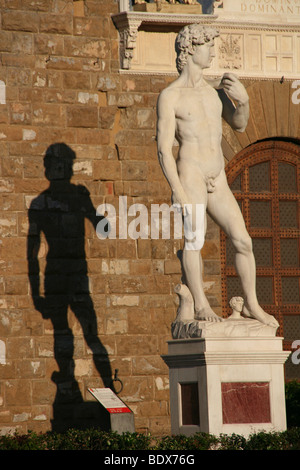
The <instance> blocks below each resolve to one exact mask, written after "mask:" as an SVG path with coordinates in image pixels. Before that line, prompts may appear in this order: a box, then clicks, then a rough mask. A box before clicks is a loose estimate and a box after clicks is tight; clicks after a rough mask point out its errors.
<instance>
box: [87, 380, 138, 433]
mask: <svg viewBox="0 0 300 470" xmlns="http://www.w3.org/2000/svg"><path fill="white" fill-rule="evenodd" d="M88 391H89V392H90V393H91V394H92V395H93V397H94V398H96V400H97V401H98V402H99V403H100V404H101V406H102V407H103V408H104V409H105V410H106V411H107V413H108V414H109V418H110V428H111V431H116V432H118V433H119V434H122V433H123V432H135V426H134V415H133V412H132V411H131V409H130V408H129V407H128V406H127V405H126V404H125V403H124V402H123V401H122V400H121V399H120V398H119V397H118V396H117V395H116V394H115V393H114V392H113V391H112V390H111V389H110V388H88Z"/></svg>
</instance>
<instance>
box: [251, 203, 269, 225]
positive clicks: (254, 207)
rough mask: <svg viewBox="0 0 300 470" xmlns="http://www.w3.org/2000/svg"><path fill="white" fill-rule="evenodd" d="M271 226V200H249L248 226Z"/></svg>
mask: <svg viewBox="0 0 300 470" xmlns="http://www.w3.org/2000/svg"><path fill="white" fill-rule="evenodd" d="M271 226H272V216H271V202H270V201H250V227H253V228H254V227H257V228H263V227H268V228H271Z"/></svg>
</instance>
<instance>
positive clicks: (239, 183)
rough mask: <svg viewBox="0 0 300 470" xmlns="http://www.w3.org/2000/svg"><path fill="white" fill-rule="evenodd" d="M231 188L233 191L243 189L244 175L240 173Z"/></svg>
mask: <svg viewBox="0 0 300 470" xmlns="http://www.w3.org/2000/svg"><path fill="white" fill-rule="evenodd" d="M231 190H232V191H233V192H240V191H241V190H242V176H241V175H238V176H237V177H236V178H235V180H234V181H233V182H232V184H231Z"/></svg>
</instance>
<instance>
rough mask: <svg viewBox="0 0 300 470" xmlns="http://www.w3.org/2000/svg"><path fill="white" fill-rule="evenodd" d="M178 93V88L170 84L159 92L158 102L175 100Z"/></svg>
mask: <svg viewBox="0 0 300 470" xmlns="http://www.w3.org/2000/svg"><path fill="white" fill-rule="evenodd" d="M179 93H180V89H179V87H178V86H176V84H175V83H171V85H169V86H167V87H166V88H164V89H163V90H162V91H161V92H160V95H159V100H160V101H165V100H168V101H170V100H176V99H177V98H178V95H179Z"/></svg>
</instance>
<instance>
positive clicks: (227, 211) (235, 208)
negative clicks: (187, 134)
mask: <svg viewBox="0 0 300 470" xmlns="http://www.w3.org/2000/svg"><path fill="white" fill-rule="evenodd" d="M207 210H208V213H209V214H210V216H211V217H212V219H213V220H214V221H215V222H216V223H217V224H218V225H219V226H220V227H221V228H222V229H223V230H224V232H225V233H226V235H227V236H228V237H229V238H230V239H231V241H232V244H233V246H234V248H235V251H236V255H235V265H236V271H237V273H238V275H239V277H240V280H241V284H242V288H243V292H244V300H245V306H244V311H245V313H246V314H247V315H248V316H251V317H253V318H255V319H256V320H259V321H261V322H262V323H265V324H268V325H273V326H278V323H277V321H276V320H275V318H274V317H273V316H271V315H269V314H268V313H266V312H265V311H264V310H263V309H262V308H261V307H260V305H259V303H258V300H257V296H256V265H255V258H254V254H253V250H252V240H251V238H250V236H249V234H248V231H247V229H246V226H245V222H244V218H243V215H242V213H241V211H240V208H239V205H238V203H237V201H236V199H235V197H234V196H233V194H232V192H231V190H230V188H229V186H228V184H227V180H226V176H225V173H222V174H221V175H220V176H219V177H218V180H217V181H216V189H215V191H214V192H213V193H211V194H209V196H208V206H207Z"/></svg>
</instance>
